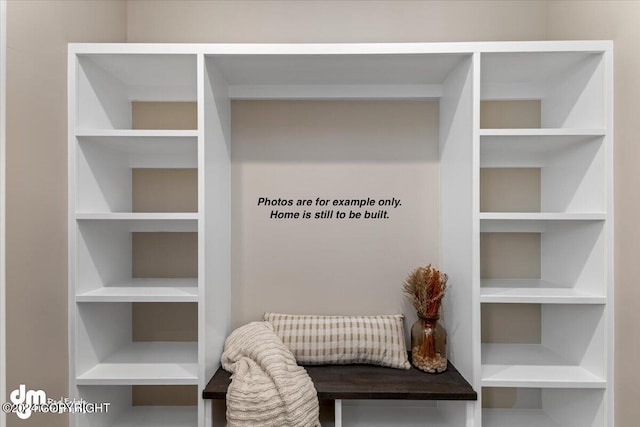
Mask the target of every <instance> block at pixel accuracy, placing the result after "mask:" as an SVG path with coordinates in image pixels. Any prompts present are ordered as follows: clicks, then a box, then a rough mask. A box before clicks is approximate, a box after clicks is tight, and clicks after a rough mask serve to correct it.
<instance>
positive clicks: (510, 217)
mask: <svg viewBox="0 0 640 427" xmlns="http://www.w3.org/2000/svg"><path fill="white" fill-rule="evenodd" d="M605 219H607V214H606V213H604V212H594V213H564V212H480V220H500V221H603V220H605Z"/></svg>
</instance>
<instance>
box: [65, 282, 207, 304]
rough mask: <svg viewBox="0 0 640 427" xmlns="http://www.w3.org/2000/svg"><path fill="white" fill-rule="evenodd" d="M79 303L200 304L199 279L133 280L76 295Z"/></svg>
mask: <svg viewBox="0 0 640 427" xmlns="http://www.w3.org/2000/svg"><path fill="white" fill-rule="evenodd" d="M76 301H77V302H198V279H131V281H129V282H126V283H125V282H123V283H114V284H111V285H109V286H103V287H100V288H97V289H94V290H91V291H87V292H83V293H80V294H78V295H76Z"/></svg>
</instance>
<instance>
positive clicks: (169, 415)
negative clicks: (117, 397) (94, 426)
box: [112, 406, 198, 427]
mask: <svg viewBox="0 0 640 427" xmlns="http://www.w3.org/2000/svg"><path fill="white" fill-rule="evenodd" d="M197 424H198V412H197V407H195V406H193V407H192V406H134V407H131V408H130V409H128V410H126V411H125V412H124V413H123V414H122V415H120V416H119V417H118V419H117V420H116V422H115V423H114V424H113V426H112V427H194V426H196V425H197Z"/></svg>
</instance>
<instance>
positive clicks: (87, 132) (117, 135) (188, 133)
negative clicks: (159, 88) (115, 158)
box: [75, 129, 198, 140]
mask: <svg viewBox="0 0 640 427" xmlns="http://www.w3.org/2000/svg"><path fill="white" fill-rule="evenodd" d="M75 134H76V136H77V137H82V138H96V139H97V138H104V139H110V140H115V139H146V138H154V139H162V138H171V139H176V138H190V139H193V138H197V137H198V131H197V130H191V129H175V130H174V129H167V130H165V129H76V132H75Z"/></svg>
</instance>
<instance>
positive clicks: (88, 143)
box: [76, 129, 198, 192]
mask: <svg viewBox="0 0 640 427" xmlns="http://www.w3.org/2000/svg"><path fill="white" fill-rule="evenodd" d="M76 137H77V140H78V146H79V148H80V149H79V154H81V156H80V157H79V160H80V164H79V166H80V168H79V171H80V175H79V177H78V178H79V184H84V185H87V182H92V181H93V180H98V179H99V180H100V181H101V182H99V184H102V185H105V184H106V182H104V181H105V180H108V181H111V180H117V179H121V178H118V174H121V173H122V172H121V171H120V169H121V168H125V167H126V168H196V167H197V166H198V138H197V137H198V131H194V130H121V129H98V130H77V131H76ZM107 165H110V166H109V167H110V168H111V169H112V170H113V172H109V171H108V169H109V167H108V166H107ZM96 174H97V176H96ZM114 174H115V175H114ZM87 180H89V181H87ZM85 181H87V182H85ZM81 188H84V186H82V187H81ZM102 190H103V189H102V188H101V187H100V186H98V187H88V188H87V189H86V191H89V192H91V191H94V192H95V191H102Z"/></svg>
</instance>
